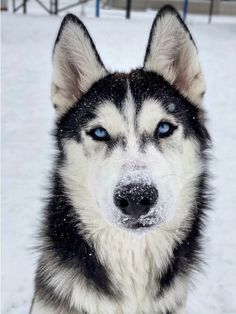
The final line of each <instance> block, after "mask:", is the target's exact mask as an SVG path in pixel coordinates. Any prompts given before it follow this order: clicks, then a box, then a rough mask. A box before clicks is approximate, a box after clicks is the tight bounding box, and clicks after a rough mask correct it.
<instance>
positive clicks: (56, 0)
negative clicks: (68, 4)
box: [54, 0, 58, 15]
mask: <svg viewBox="0 0 236 314" xmlns="http://www.w3.org/2000/svg"><path fill="white" fill-rule="evenodd" d="M57 13H58V0H55V12H54V14H55V15H57Z"/></svg>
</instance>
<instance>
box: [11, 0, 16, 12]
mask: <svg viewBox="0 0 236 314" xmlns="http://www.w3.org/2000/svg"><path fill="white" fill-rule="evenodd" d="M12 6H13V13H15V11H16V0H13V2H12Z"/></svg>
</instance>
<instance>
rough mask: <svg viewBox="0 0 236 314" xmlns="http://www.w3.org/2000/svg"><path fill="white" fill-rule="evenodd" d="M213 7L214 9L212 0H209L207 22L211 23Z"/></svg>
mask: <svg viewBox="0 0 236 314" xmlns="http://www.w3.org/2000/svg"><path fill="white" fill-rule="evenodd" d="M213 9H214V0H211V2H210V9H209V19H208V23H209V24H210V23H211V19H212V14H213Z"/></svg>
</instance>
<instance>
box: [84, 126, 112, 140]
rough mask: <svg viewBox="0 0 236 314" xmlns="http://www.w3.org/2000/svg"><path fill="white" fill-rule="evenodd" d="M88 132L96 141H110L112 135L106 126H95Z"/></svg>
mask: <svg viewBox="0 0 236 314" xmlns="http://www.w3.org/2000/svg"><path fill="white" fill-rule="evenodd" d="M88 134H89V135H90V136H91V137H92V138H93V139H94V140H96V141H108V140H109V139H110V136H109V134H108V132H107V131H106V130H105V129H104V128H100V127H99V128H95V129H92V130H91V131H89V132H88Z"/></svg>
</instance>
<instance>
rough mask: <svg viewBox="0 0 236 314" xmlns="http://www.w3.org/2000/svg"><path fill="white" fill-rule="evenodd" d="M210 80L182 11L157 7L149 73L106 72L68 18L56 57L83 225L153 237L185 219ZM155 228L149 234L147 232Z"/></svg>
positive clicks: (55, 95) (55, 92)
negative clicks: (97, 224) (110, 226)
mask: <svg viewBox="0 0 236 314" xmlns="http://www.w3.org/2000/svg"><path fill="white" fill-rule="evenodd" d="M204 90H205V85H204V79H203V75H202V71H201V68H200V65H199V60H198V55H197V50H196V46H195V43H194V41H193V39H192V37H191V35H190V33H189V31H188V29H187V27H186V26H185V25H184V23H183V22H182V20H181V18H180V17H179V15H178V13H177V12H176V11H175V10H174V9H173V8H171V7H169V6H167V7H164V8H163V9H162V10H160V12H159V14H158V15H157V17H156V19H155V21H154V23H153V26H152V30H151V34H150V38H149V42H148V46H147V51H146V55H145V59H144V66H143V67H142V68H141V69H137V70H134V71H131V72H130V73H128V74H124V73H109V72H108V71H107V69H106V68H105V67H104V65H103V63H102V61H101V59H100V57H99V55H98V53H97V51H96V48H95V46H94V43H93V41H92V39H91V37H90V36H89V34H88V31H87V30H86V28H85V26H84V25H83V24H82V23H81V21H80V20H79V19H78V18H76V17H75V16H73V15H67V16H66V17H65V19H64V20H63V22H62V25H61V28H60V31H59V34H58V37H57V40H56V43H55V47H54V51H53V82H52V101H53V103H54V105H55V108H56V111H57V115H58V118H57V132H56V134H57V140H58V146H59V149H60V151H61V154H60V156H61V157H60V158H61V159H62V160H63V162H62V164H60V175H61V176H62V178H63V182H64V185H65V189H66V192H67V193H68V195H70V198H71V201H72V202H73V205H74V206H75V208H76V209H77V210H78V213H79V215H80V217H81V220H82V221H83V222H84V223H85V224H87V225H89V224H92V223H93V222H94V221H99V222H101V221H102V222H103V223H104V224H107V223H111V224H115V225H116V226H120V227H122V228H126V229H132V230H140V229H142V230H147V229H152V228H155V227H158V226H160V225H162V224H167V223H171V221H172V220H173V219H174V218H175V220H180V221H181V220H182V219H185V218H186V214H187V212H188V211H190V208H191V204H192V202H193V200H194V197H195V195H194V194H195V192H194V191H195V188H194V187H196V185H197V184H198V180H199V177H200V175H201V174H202V173H203V171H204V169H203V162H202V161H203V159H204V150H205V148H206V146H207V139H208V135H207V131H206V129H205V127H204V121H203V120H204V118H203V112H202V109H201V103H202V98H203V94H204ZM151 227H152V228H151Z"/></svg>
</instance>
